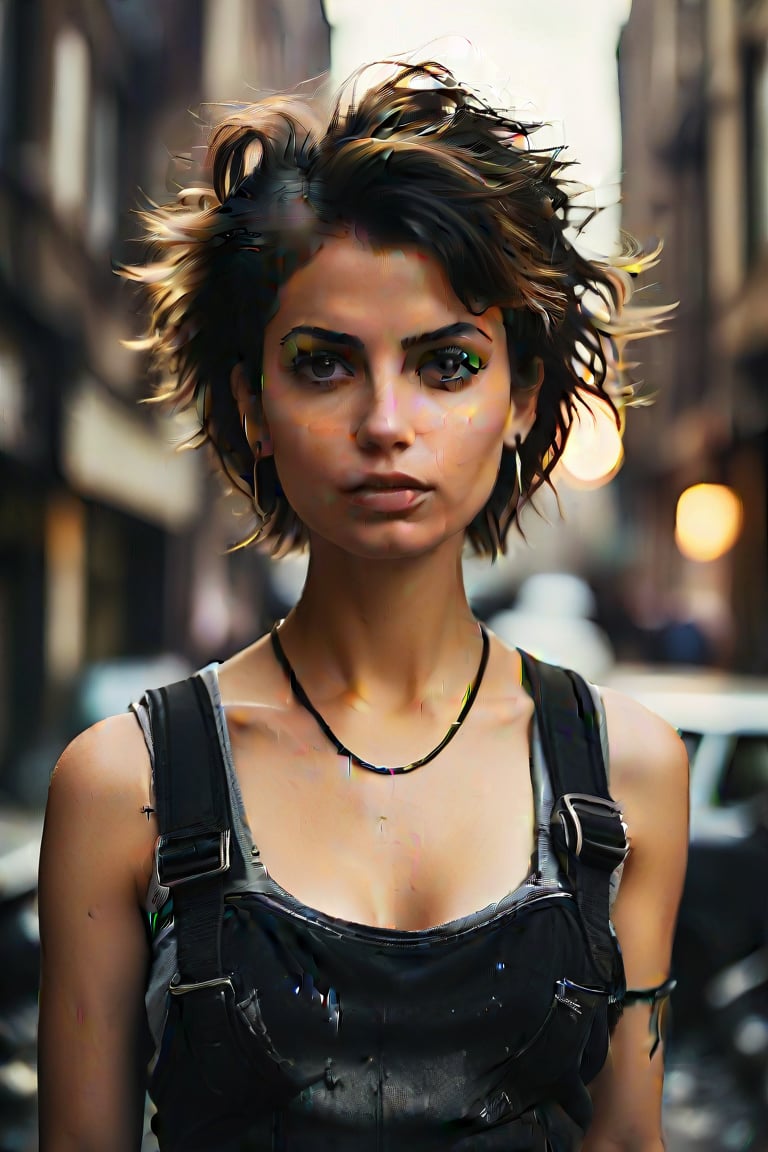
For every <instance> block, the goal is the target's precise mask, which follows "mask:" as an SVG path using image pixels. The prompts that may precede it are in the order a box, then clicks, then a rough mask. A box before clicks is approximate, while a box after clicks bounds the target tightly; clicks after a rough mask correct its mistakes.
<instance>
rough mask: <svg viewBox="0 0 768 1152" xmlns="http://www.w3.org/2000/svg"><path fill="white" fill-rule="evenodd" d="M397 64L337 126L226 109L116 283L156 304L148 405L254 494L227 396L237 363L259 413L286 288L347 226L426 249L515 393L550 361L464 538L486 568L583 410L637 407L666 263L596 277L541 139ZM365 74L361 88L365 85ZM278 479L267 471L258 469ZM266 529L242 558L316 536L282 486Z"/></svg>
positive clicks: (347, 102)
mask: <svg viewBox="0 0 768 1152" xmlns="http://www.w3.org/2000/svg"><path fill="white" fill-rule="evenodd" d="M389 63H391V65H392V69H393V71H392V74H391V76H390V78H389V79H387V80H386V81H384V82H380V83H378V84H377V85H374V86H373V87H370V88H368V89H367V90H365V91H364V92H363V93H362V95H361V96H360V98H359V100H358V99H357V97H356V89H354V90H353V94H352V98H351V99H348V98H347V97H346V95H345V93H346V92H347V88H346V87H344V88H342V90H341V93H340V95H339V96H338V97H337V100H336V102H335V105H334V107H333V109H332V111H331V114H330V117H329V118H324V117H323V116H322V114H321V112H320V110H319V101H318V99H317V98H316V97H310V98H306V97H302V96H298V95H295V94H294V95H290V94H282V95H273V96H268V97H266V98H265V99H263V100H260V101H259V102H258V103H255V104H251V105H249V106H236V107H234V108H232V107H231V106H230V114H229V115H227V116H226V118H224V119H223V120H221V121H220V122H219V123H218V124H217V125H216V126H215V127H214V128H213V130H212V132H211V135H210V140H209V144H208V149H207V153H206V163H205V167H204V172H205V178H204V179H203V180H202V181H198V183H197V184H193V185H192V186H189V187H186V188H183V189H182V190H181V191H180V192H179V193H178V196H177V198H176V200H175V201H174V202H172V203H170V204H167V205H162V206H161V205H152V206H151V207H150V208H149V209H148V210H146V211H143V212H142V213H141V218H142V222H143V226H144V239H145V241H146V242H147V252H146V258H145V260H144V262H143V263H141V264H138V265H130V266H126V265H119V266H117V268H116V270H117V271H118V273H119V274H121V275H123V276H125V277H127V278H129V279H132V280H134V281H136V282H137V283H138V284H139V285H140V286H141V287H142V289H143V292H144V294H145V297H146V301H147V303H148V305H149V325H148V335H147V336H146V338H145V339H143V340H139V341H134V342H133V344H134V346H135V347H143V348H145V349H149V351H150V352H151V356H152V360H153V363H154V366H155V369H156V371H157V374H158V377H159V382H158V385H157V388H156V393H155V396H154V397H153V399H157V400H160V401H162V402H165V403H166V404H168V405H170V406H172V407H174V408H175V409H179V408H181V409H184V408H192V407H194V408H195V409H196V411H197V414H198V417H199V422H200V430H199V434H198V435H197V436H196V437H195V438H194V441H193V442H194V443H196V444H202V443H204V442H208V443H209V444H210V445H211V446H212V447H213V449H214V451H215V454H216V456H217V458H218V460H219V462H220V464H221V466H222V467H223V469H224V471H225V473H226V475H227V476H228V477H229V479H230V481H231V483H232V484H233V485H234V486H235V487H236V488H237V489H239V490H240V491H242V492H244V493H245V494H247V495H252V494H253V481H252V480H251V479H250V477H251V476H252V473H253V466H254V460H253V455H252V452H251V449H250V446H249V444H248V441H247V440H246V437H245V435H244V432H243V429H242V427H241V424H240V419H239V414H238V410H237V406H236V403H235V400H234V398H233V395H232V391H231V388H230V375H231V372H232V369H233V367H234V366H235V364H237V363H238V362H240V361H244V362H245V364H246V366H247V369H248V373H249V377H250V380H251V386H252V388H253V391H254V393H256V394H257V395H258V393H259V392H260V385H261V364H262V352H263V340H264V330H265V328H266V325H267V323H268V322H269V320H270V319H271V318H272V316H273V315H274V314H275V311H276V309H277V307H278V303H279V299H278V297H279V290H280V287H281V285H282V284H284V283H285V282H286V280H287V279H288V278H289V277H290V276H291V275H292V274H293V272H294V271H295V270H296V269H297V268H299V267H301V266H302V265H303V264H304V263H305V262H306V261H307V260H308V259H310V258H311V255H312V253H313V252H314V251H316V249H317V246H318V244H319V243H320V237H319V233H320V232H322V230H323V229H325V231H326V232H327V230H328V228H330V229H332V230H333V229H336V228H338V227H343V228H354V229H356V230H358V232H360V233H362V234H364V235H365V237H366V238H367V240H368V241H369V242H370V243H371V244H373V245H374V246H376V247H382V248H387V247H395V246H405V245H416V246H418V247H419V248H420V249H422V250H423V251H425V252H427V253H429V254H431V255H432V256H433V257H435V258H436V259H437V260H438V261H439V263H440V264H441V265H442V267H443V268H444V270H445V272H446V274H447V276H448V279H449V282H450V284H451V286H452V288H453V291H454V292H455V294H456V296H457V297H458V298H459V300H461V301H462V303H463V304H464V305H465V307H466V308H467V309H468V310H469V311H470V312H472V313H474V314H480V313H482V312H483V311H484V310H485V309H486V308H488V307H490V306H492V305H496V306H498V307H499V308H500V309H501V312H502V316H503V319H504V324H505V328H506V332H507V345H508V350H509V358H510V367H511V371H512V387H513V388H514V387H518V386H519V383H517V384H516V381H517V382H519V381H520V380H521V379H522V380H525V379H526V374H528V376H529V378H530V373H531V370H532V368H533V365H534V363H535V361H536V358H540V359H541V361H542V362H543V369H544V372H543V383H542V384H541V388H540V392H539V396H538V402H537V412H536V418H535V422H534V424H533V428H532V430H531V432H530V433H529V435H528V436H527V437H526V439H525V441H524V442H523V444H522V445H521V446H520V449H519V451H520V476H519V480H520V481H521V483H518V475H517V468H516V464H515V460H514V452H513V451H511V450H509V449H507V448H504V449H503V451H502V457H501V461H500V466H499V472H498V476H497V480H496V484H495V486H494V489H493V491H492V493H491V495H490V497H489V499H488V501H487V503H486V505H485V507H484V508H483V509H482V510H481V511H480V512H479V513H478V515H477V516H476V517H475V518H474V519H473V521H472V522H471V523H470V524H469V525H468V526H467V528H466V538H467V540H468V542H469V543H470V544H471V546H472V547H473V549H474V550H475V552H477V553H478V554H481V555H490V556H491V557H494V558H495V557H496V556H497V555H498V554H499V553H500V552H504V551H505V542H506V537H507V532H508V529H509V526H510V524H511V523H512V522H513V521H516V519H517V511H518V506H519V504H520V501H521V500H522V499H526V498H528V497H530V495H531V494H532V493H533V492H535V491H536V490H537V489H538V488H539V487H540V486H541V485H542V484H544V483H549V484H550V485H551V479H550V477H551V473H552V470H553V468H554V467H555V465H556V463H557V461H558V459H559V458H560V456H561V455H562V452H563V449H564V447H565V442H566V439H567V436H568V432H569V429H570V427H571V425H572V422H573V419H574V415H575V413H576V411H577V405H579V404H586V406H587V407H588V406H589V400H590V397H592V398H602V399H604V400H607V401H608V402H609V404H610V405H611V406H612V408H613V410H614V413H615V415H616V418H617V423H618V421H619V413H618V408H617V401H618V403H624V402H625V401H626V400H627V399H628V398H630V397H631V395H632V391H633V389H632V383H631V381H630V380H629V379H628V377H627V371H626V368H625V366H624V364H625V362H624V357H623V348H624V345H625V343H626V341H627V340H628V339H631V338H634V337H637V336H642V335H648V334H649V333H650V332H651V331H653V330H655V329H657V328H658V322H659V317H660V315H661V313H662V312H663V311H664V309H663V308H657V309H653V308H643V309H633V308H627V305H628V303H629V300H630V297H631V294H632V279H633V275H634V274H635V273H636V272H637V271H638V270H641V269H642V268H644V267H646V266H649V265H650V264H652V263H653V262H654V259H655V257H656V255H657V250H655V251H653V252H650V253H646V254H644V253H643V252H642V250H641V249H640V248H639V247H638V246H637V245H636V244H635V243H634V242H633V241H631V240H629V239H628V238H626V237H625V243H624V247H623V251H622V253H621V255H620V256H618V257H615V258H612V259H610V260H596V259H588V258H586V257H585V256H583V255H581V254H580V253H579V251H578V250H577V248H576V247H575V246H574V243H573V242H572V240H571V239H569V237H568V232H569V231H570V232H571V235H573V234H574V230H575V232H576V233H578V231H579V230H580V228H581V227H583V226H584V223H585V222H586V219H588V218H589V214H588V213H587V212H586V211H585V210H584V209H579V208H578V207H577V206H576V204H575V203H574V202H575V200H576V199H577V197H578V195H579V193H580V192H583V189H582V188H581V186H579V185H575V184H574V183H573V182H571V181H570V180H568V179H567V178H566V177H565V169H566V168H567V167H568V164H567V163H565V162H564V161H562V160H561V159H560V158H559V157H560V150H559V149H556V148H555V149H552V148H548V149H539V150H537V149H535V148H533V147H532V146H531V136H532V134H533V133H534V131H535V129H536V128H537V127H540V125H535V124H534V125H531V124H524V123H522V122H520V121H518V120H516V119H513V118H511V116H510V115H508V114H507V113H505V112H504V111H503V110H500V109H497V108H494V107H492V106H491V105H490V104H488V103H487V102H486V101H485V100H484V99H483V98H482V97H481V96H480V95H478V93H477V92H475V91H474V90H473V89H471V88H469V87H468V86H465V85H462V84H461V83H459V82H457V80H456V79H455V77H454V76H453V75H452V74H451V73H450V72H449V71H448V69H447V68H445V67H444V66H443V65H441V64H439V63H437V62H434V61H425V62H422V63H418V64H402V63H399V64H396V63H394V62H389ZM358 75H359V74H356V77H357V76H358ZM264 467H268V468H272V469H274V468H275V465H274V460H273V459H271V458H270V459H268V460H265V461H263V462H262V463H261V464H260V468H264ZM271 485H272V487H273V489H274V490H275V491H276V493H277V498H276V502H275V505H274V508H273V510H272V511H271V513H270V515H269V516H268V517H267V519H266V520H265V521H264V522H261V523H259V525H258V526H257V528H256V529H255V530H254V531H253V532H251V533H250V534H249V535H248V537H247V539H245V540H244V541H242V543H243V544H248V543H252V542H256V543H259V544H262V545H263V546H264V547H265V548H266V549H267V550H268V551H270V552H271V553H272V554H273V555H283V554H286V553H287V552H290V551H293V550H301V549H302V548H303V547H304V546H305V545H306V543H307V542H308V533H307V529H306V527H305V525H304V524H303V523H302V521H301V520H300V519H299V517H298V516H297V515H296V513H295V512H294V511H293V509H292V508H291V506H290V505H289V504H288V502H287V500H286V498H285V496H284V495H283V493H282V489H281V488H280V486H279V477H277V476H276V475H274V476H272V477H271Z"/></svg>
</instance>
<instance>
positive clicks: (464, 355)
mask: <svg viewBox="0 0 768 1152" xmlns="http://www.w3.org/2000/svg"><path fill="white" fill-rule="evenodd" d="M441 356H454V357H457V358H458V357H461V359H460V367H459V374H458V376H450V377H446V378H445V379H443V378H442V377H441V381H440V382H441V384H443V385H446V384H464V383H466V382H467V381H468V380H469V378H470V377H469V376H466V375H464V372H465V371H466V372H469V373H470V375H471V376H477V374H478V372H482V371H483V369H484V368H486V367H487V364H484V363H483V361H482V360H481V359H480V357H479V356H478V355H477V353H475V352H470V351H468V350H467V349H466V348H459V347H458V346H454V345H450V346H449V347H447V348H437V349H435V351H434V352H432V353H431V354H430V359H429V360H425V361H424V363H423V364H420V365H419V367H418V368H417V369H416V373H417V375H418V377H419V379H421V374H422V372H423V371H424V368H425V367H426V366H427V365H428V364H430V363H432V362H433V361H435V360H438V359H439V358H440V357H441ZM472 359H474V360H475V361H477V363H475V364H473V363H471V360H472ZM450 391H453V389H450Z"/></svg>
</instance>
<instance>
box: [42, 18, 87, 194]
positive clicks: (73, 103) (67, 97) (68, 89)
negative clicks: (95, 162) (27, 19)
mask: <svg viewBox="0 0 768 1152" xmlns="http://www.w3.org/2000/svg"><path fill="white" fill-rule="evenodd" d="M89 97H90V60H89V57H88V45H87V43H86V41H85V37H84V36H83V35H82V34H81V33H80V32H78V31H77V29H76V28H72V27H65V28H63V29H62V30H61V31H60V32H59V34H58V35H57V37H56V40H55V42H54V46H53V77H52V86H51V151H50V176H51V199H52V201H53V204H54V206H55V208H56V210H57V211H58V212H60V213H62V214H64V215H67V214H70V213H72V212H75V211H77V209H79V208H80V207H81V206H82V204H83V200H84V197H85V186H86V179H87V168H88V101H89Z"/></svg>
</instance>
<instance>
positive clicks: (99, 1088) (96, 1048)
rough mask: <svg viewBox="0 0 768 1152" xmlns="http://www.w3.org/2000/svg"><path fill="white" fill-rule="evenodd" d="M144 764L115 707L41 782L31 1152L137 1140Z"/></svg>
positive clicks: (108, 1149)
mask: <svg viewBox="0 0 768 1152" xmlns="http://www.w3.org/2000/svg"><path fill="white" fill-rule="evenodd" d="M148 773H149V768H148V759H147V754H146V749H145V747H144V743H143V740H142V737H141V734H140V732H139V729H138V727H137V725H136V722H135V720H134V719H133V717H131V716H129V715H125V716H117V717H113V718H112V719H111V720H107V721H104V723H103V724H98V725H96V726H95V727H94V728H91V729H89V730H88V731H87V732H84V733H83V734H82V735H81V736H78V737H77V739H76V740H74V741H73V742H72V744H70V746H69V747H68V748H67V749H66V751H65V752H64V754H63V756H62V757H61V760H60V761H59V763H58V765H57V766H56V770H55V772H54V775H53V778H52V781H51V785H50V789H49V793H48V805H47V808H46V815H45V827H44V831H43V842H42V849H41V856H40V893H39V896H40V936H41V944H42V959H41V986H40V1027H39V1056H38V1068H39V1089H40V1105H39V1109H40V1152H75V1150H76V1152H136V1150H137V1149H138V1148H139V1147H140V1144H141V1135H142V1118H143V1108H144V1073H145V1069H146V1063H147V1060H148V1058H149V1055H150V1052H149V1047H148V1031H147V1028H146V1021H145V1012H144V1001H143V997H144V988H145V981H146V977H147V967H148V959H149V956H148V946H147V941H146V936H145V930H144V925H143V923H142V918H141V909H140V906H139V898H140V897H139V891H140V883H141V877H142V875H146V867H147V859H148V852H149V851H151V843H152V839H153V829H152V828H150V827H149V826H148V824H147V821H146V820H144V819H143V817H141V815H140V808H141V805H142V804H145V803H146V802H147V798H146V782H147V779H148Z"/></svg>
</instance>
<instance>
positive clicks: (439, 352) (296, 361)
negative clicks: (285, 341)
mask: <svg viewBox="0 0 768 1152" xmlns="http://www.w3.org/2000/svg"><path fill="white" fill-rule="evenodd" d="M447 356H453V357H456V358H459V357H460V358H461V359H460V368H459V373H458V375H456V376H450V377H445V378H442V377H441V379H440V384H437V385H434V384H433V385H430V386H431V387H437V388H439V387H440V386H441V385H442V386H443V388H444V390H445V391H457V389H452V388H449V387H448V385H451V384H459V385H462V384H465V383H466V382H467V381H468V380H469V379H470V377H471V376H476V375H477V374H478V372H482V371H483V370H484V369H485V368H487V367H488V364H487V362H483V361H482V360H481V358H480V356H478V355H477V353H476V352H471V351H469V350H467V349H466V348H460V347H459V346H458V345H448V346H447V347H445V348H436V349H434V350H433V351H431V352H430V353H428V358H427V359H425V360H424V361H423V362H422V363H421V364H419V366H418V368H417V369H416V375H417V376H418V377H419V379H421V377H422V373H423V372H424V370H425V368H426V367H427V366H428V365H429V364H431V363H433V362H434V361H435V360H438V359H440V357H447ZM316 360H325V361H330V362H331V363H332V364H338V365H339V366H340V367H341V368H343V369H344V372H345V374H346V375H347V376H354V374H355V370H354V368H353V367H352V366H351V365H350V364H349V363H348V362H347V361H346V360H344V359H343V358H342V357H341V356H339V354H338V353H337V352H299V353H298V355H296V356H295V357H294V358H293V360H292V361H291V363H290V364H289V365H288V371H289V372H291V373H292V374H293V375H294V376H297V377H298V376H301V374H302V369H303V368H305V367H307V366H308V365H311V364H312V362H313V361H316ZM472 361H475V362H474V363H473V362H472ZM467 373H468V374H469V375H467ZM305 379H306V382H307V383H308V384H309V385H311V386H312V387H314V388H317V387H318V386H319V387H320V388H325V389H326V390H330V389H331V388H333V386H334V385H335V384H336V382H337V378H336V377H333V376H328V377H317V378H312V377H306V378H305Z"/></svg>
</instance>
